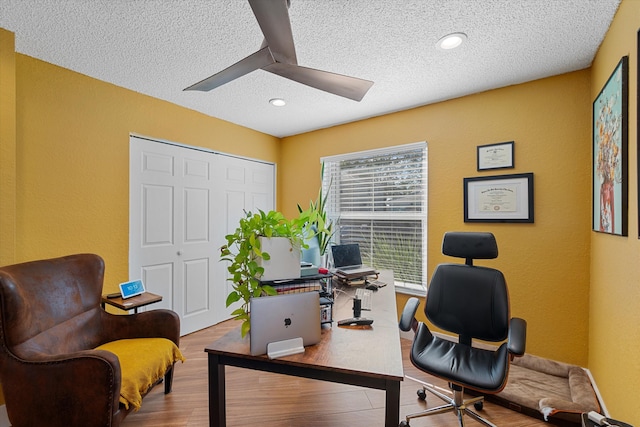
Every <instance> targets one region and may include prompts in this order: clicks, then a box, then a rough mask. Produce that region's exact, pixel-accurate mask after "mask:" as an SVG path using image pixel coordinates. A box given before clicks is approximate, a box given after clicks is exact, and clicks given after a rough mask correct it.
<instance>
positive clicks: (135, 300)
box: [102, 292, 162, 313]
mask: <svg viewBox="0 0 640 427" xmlns="http://www.w3.org/2000/svg"><path fill="white" fill-rule="evenodd" d="M159 301H162V295H156V294H152V293H151V292H145V293H143V294H140V295H136V296H135V297H131V298H127V299H122V297H117V298H107V297H106V296H105V295H103V296H102V308H104V307H105V304H109V305H112V306H114V307H118V308H119V309H121V310H125V311H129V310H133V312H134V313H137V312H138V308H139V307H143V306H145V305H149V304H153V303H154V302H159Z"/></svg>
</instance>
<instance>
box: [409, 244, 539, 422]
mask: <svg viewBox="0 0 640 427" xmlns="http://www.w3.org/2000/svg"><path fill="white" fill-rule="evenodd" d="M442 253H444V254H445V255H450V256H454V257H458V258H465V259H466V263H465V264H440V265H438V266H437V267H436V270H435V272H434V273H433V277H432V278H431V283H430V284H429V289H428V292H427V298H426V306H425V310H424V311H425V314H426V316H427V319H429V321H430V322H432V323H433V324H434V325H435V326H436V327H438V328H440V329H442V330H444V331H447V332H451V333H454V334H457V335H458V340H457V342H456V340H455V337H452V336H446V335H444V334H440V335H439V336H436V335H435V334H432V333H431V331H430V330H429V328H428V327H427V325H426V324H424V323H422V322H418V321H417V320H416V318H415V313H416V310H417V309H418V305H419V303H420V302H419V300H418V299H417V298H410V299H409V301H407V304H406V305H405V308H404V311H403V313H402V316H401V318H400V329H402V330H403V331H409V330H411V329H413V331H414V332H415V337H414V341H413V345H412V347H411V362H412V363H413V364H414V365H415V366H416V367H417V368H418V369H420V370H421V371H424V372H427V373H429V374H431V375H434V376H436V377H438V378H442V379H444V380H446V381H448V382H449V387H450V389H451V393H447V392H448V390H446V389H442V388H440V389H439V388H438V387H436V386H433V385H431V384H427V383H424V382H421V381H419V382H421V383H422V384H423V388H422V389H421V390H419V391H418V396H419V397H420V398H421V399H426V391H429V392H431V393H433V394H435V395H436V396H438V397H439V398H441V399H442V400H444V401H445V402H447V403H446V404H445V405H442V406H438V407H435V408H430V409H427V410H425V411H423V412H420V413H416V414H410V415H407V417H406V421H402V422H400V426H401V427H406V426H408V425H409V420H411V419H412V418H417V417H423V416H427V415H433V414H439V413H442V412H445V411H449V410H452V411H453V412H454V413H455V414H456V415H457V416H458V421H459V424H460V426H464V418H463V415H464V414H465V413H466V414H468V415H469V416H471V417H473V418H474V419H476V420H477V421H479V422H480V423H482V424H485V425H487V426H492V427H495V425H494V424H492V423H491V422H489V421H488V420H486V419H484V418H483V417H481V416H480V415H478V414H477V413H476V412H474V411H472V410H471V409H470V405H471V404H473V405H474V407H475V408H476V409H477V410H481V409H482V402H483V399H484V398H483V397H482V396H480V397H474V398H472V399H468V400H464V390H465V389H471V390H474V391H476V392H479V393H485V394H486V393H498V392H499V391H500V390H502V389H503V388H504V386H505V384H506V382H507V375H508V372H509V362H510V360H511V359H512V358H513V357H515V356H522V355H523V354H524V351H525V341H526V329H527V324H526V322H525V321H524V320H523V319H519V318H513V319H510V313H509V295H508V291H507V285H506V282H505V279H504V276H503V275H502V273H501V272H500V271H498V270H495V269H493V268H487V267H478V266H474V265H473V260H474V259H493V258H496V257H497V256H498V246H497V244H496V239H495V237H494V236H493V234H491V233H463V232H449V233H446V234H445V236H444V240H443V242H442ZM474 339H480V340H483V341H489V342H495V343H499V342H502V341H504V342H502V343H501V344H500V345H499V347H498V348H497V349H495V348H492V349H488V348H489V347H490V346H487V345H485V346H483V347H484V348H479V347H476V346H472V340H474ZM505 340H506V341H505ZM440 390H442V391H440Z"/></svg>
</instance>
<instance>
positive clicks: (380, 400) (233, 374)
mask: <svg viewBox="0 0 640 427" xmlns="http://www.w3.org/2000/svg"><path fill="white" fill-rule="evenodd" d="M231 326H237V325H234V324H231ZM224 332H226V331H224ZM222 333H223V332H222V331H219V332H218V333H214V332H212V329H204V330H202V331H198V332H195V333H192V334H190V335H187V336H184V337H182V338H181V342H180V349H181V350H182V352H183V354H184V355H185V357H186V358H187V361H186V362H185V363H183V364H178V365H176V368H175V369H176V370H175V374H174V380H173V391H172V392H171V393H170V394H168V395H165V394H164V391H163V386H157V387H155V388H154V389H153V390H152V391H151V392H150V393H149V394H148V395H147V396H146V397H145V398H144V400H143V402H142V408H141V409H140V410H139V411H138V412H136V413H132V414H130V415H129V416H128V417H127V418H125V420H124V423H123V424H122V426H123V427H203V426H207V425H208V423H209V411H208V402H209V399H208V388H207V384H208V381H207V354H206V353H205V352H204V348H205V347H206V346H207V345H208V344H210V343H211V342H213V341H214V340H215V339H217V338H218V337H219V336H221V334H222ZM401 341H402V347H403V349H402V354H403V364H404V371H405V375H410V376H413V377H416V378H419V379H421V380H423V381H427V382H429V383H433V384H436V385H438V386H440V387H444V388H446V383H445V382H444V381H440V380H437V379H435V378H433V377H429V376H428V375H426V374H424V373H421V372H420V371H419V370H418V369H416V368H415V367H414V366H413V365H412V364H411V362H410V360H409V355H408V354H409V348H410V345H411V342H410V341H409V340H405V339H402V340H401ZM419 388H420V386H419V384H417V383H415V382H413V381H410V380H405V381H403V382H402V385H401V388H400V415H401V416H402V417H404V416H405V415H406V414H409V413H413V412H419V411H420V410H422V409H424V408H425V407H433V406H438V405H440V404H441V401H440V400H439V399H438V398H436V397H435V396H432V395H428V397H427V399H428V401H427V403H426V404H425V403H424V402H422V401H420V400H419V399H418V398H417V396H416V390H418V389H419ZM384 397H385V396H384V392H382V391H379V390H371V389H366V388H361V387H355V386H350V385H344V384H334V383H329V382H324V381H315V380H309V379H304V378H296V377H289V376H285V375H279V374H272V373H267V372H256V371H251V370H247V369H240V368H233V367H227V426H229V427H254V426H255V427H294V426H295V427H298V426H302V425H304V426H307V427H342V426H345V427H347V426H348V427H375V426H382V425H384V421H383V420H384ZM483 416H485V417H486V418H488V419H489V420H491V421H492V422H493V423H495V424H496V425H499V426H509V427H542V426H545V427H548V426H549V423H546V422H544V421H542V420H538V419H535V418H531V417H528V416H526V415H523V414H520V413H518V412H514V411H511V410H509V409H507V408H504V407H501V406H498V405H495V404H492V403H490V402H486V403H485V405H484V410H483ZM398 421H400V420H398ZM466 424H467V425H468V426H469V427H472V426H480V424H479V423H477V422H476V421H474V420H472V419H469V418H467V422H466ZM436 426H437V427H457V426H458V423H457V419H456V417H455V415H454V414H453V413H450V412H448V413H444V414H440V415H435V416H431V417H426V418H419V419H415V420H412V421H411V427H436Z"/></svg>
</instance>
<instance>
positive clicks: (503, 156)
mask: <svg viewBox="0 0 640 427" xmlns="http://www.w3.org/2000/svg"><path fill="white" fill-rule="evenodd" d="M513 147H514V142H513V141H509V142H501V143H499V144H489V145H479V146H478V170H479V171H481V170H489V169H508V168H513V167H514V166H515V165H514V161H513V158H514V156H513Z"/></svg>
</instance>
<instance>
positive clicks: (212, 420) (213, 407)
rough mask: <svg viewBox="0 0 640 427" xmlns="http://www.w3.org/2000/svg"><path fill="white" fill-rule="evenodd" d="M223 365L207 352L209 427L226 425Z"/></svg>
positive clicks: (215, 356) (223, 426)
mask: <svg viewBox="0 0 640 427" xmlns="http://www.w3.org/2000/svg"><path fill="white" fill-rule="evenodd" d="M225 400H226V397H225V378H224V365H221V364H220V363H219V358H218V356H217V355H215V354H211V353H209V427H226V425H227V414H226V409H225V407H226V403H225Z"/></svg>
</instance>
